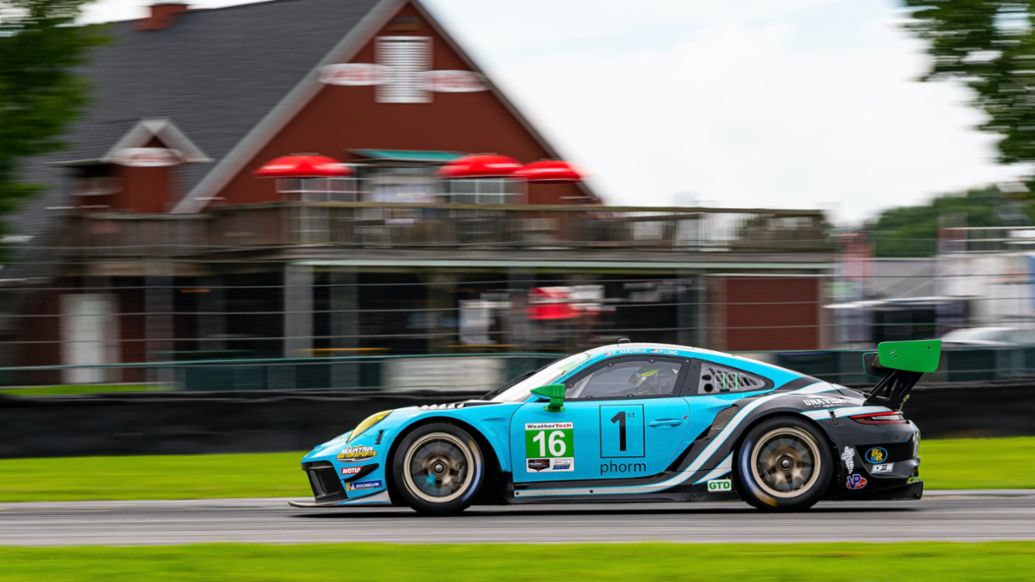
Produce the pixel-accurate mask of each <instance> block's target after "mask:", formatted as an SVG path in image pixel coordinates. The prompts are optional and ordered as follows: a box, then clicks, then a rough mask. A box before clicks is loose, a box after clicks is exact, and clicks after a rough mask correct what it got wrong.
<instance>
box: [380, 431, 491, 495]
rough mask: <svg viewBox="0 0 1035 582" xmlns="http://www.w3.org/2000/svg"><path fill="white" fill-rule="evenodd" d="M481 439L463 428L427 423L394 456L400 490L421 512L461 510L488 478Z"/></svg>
mask: <svg viewBox="0 0 1035 582" xmlns="http://www.w3.org/2000/svg"><path fill="white" fill-rule="evenodd" d="M483 459H484V457H483V456H482V452H481V448H480V447H479V446H478V442H477V441H475V439H474V438H473V437H472V436H471V435H470V434H469V433H468V432H467V431H465V430H463V429H462V428H460V427H458V426H455V425H452V424H446V423H435V424H427V425H424V426H421V427H418V428H417V429H415V430H414V431H413V432H411V433H409V434H408V435H406V436H405V437H404V438H403V440H402V442H401V443H400V444H399V448H398V449H396V452H395V457H394V458H393V459H392V476H393V477H394V483H395V486H396V491H397V492H398V494H399V496H400V497H401V498H402V500H403V501H405V502H406V504H407V505H409V506H410V507H412V508H413V509H415V510H417V511H418V512H420V513H426V514H435V515H446V514H450V513H459V512H461V511H463V510H464V509H466V508H467V507H468V506H469V505H471V502H472V501H474V498H475V496H476V495H477V494H478V490H479V489H481V486H482V483H483V482H484V480H485V462H484V460H483Z"/></svg>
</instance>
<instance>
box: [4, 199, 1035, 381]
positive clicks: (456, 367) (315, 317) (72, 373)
mask: <svg viewBox="0 0 1035 582" xmlns="http://www.w3.org/2000/svg"><path fill="white" fill-rule="evenodd" d="M946 231H951V232H948V234H943V236H942V238H941V239H939V241H932V244H933V245H934V246H937V247H938V248H940V249H941V250H942V252H941V253H940V254H938V255H936V256H934V257H921V258H915V259H894V260H882V259H874V258H873V257H872V252H868V251H866V250H865V249H863V250H860V247H859V245H857V244H855V239H852V238H848V237H843V236H838V235H836V234H835V233H832V232H831V231H830V229H829V227H828V225H827V223H826V221H825V219H824V217H823V215H822V213H820V212H815V211H796V210H769V209H717V208H646V207H602V206H586V205H573V206H516V205H474V204H423V205H421V204H406V205H402V204H384V203H366V202H364V203H358V202H357V203H348V202H307V203H298V202H295V203H289V202H285V203H278V204H267V205H255V206H246V207H225V208H217V209H214V210H212V211H211V212H207V213H205V214H202V215H165V214H162V215H141V214H117V213H85V214H80V213H72V214H69V215H68V216H67V220H66V221H65V223H64V226H63V228H62V229H61V230H60V232H59V233H57V235H56V236H55V237H53V238H52V239H51V240H50V241H48V242H47V244H38V243H32V242H29V243H26V244H24V245H23V246H22V247H20V248H19V247H8V248H7V249H6V250H7V251H8V252H7V254H6V256H7V264H5V265H4V268H3V269H2V270H0V386H17V387H25V386H42V387H44V388H36V389H29V388H26V390H28V391H29V392H32V391H33V390H35V391H36V392H37V393H43V392H45V391H46V390H47V389H48V388H46V387H54V386H58V388H53V389H54V390H57V391H60V390H71V389H69V388H60V387H61V386H65V385H68V384H71V385H77V386H78V385H103V386H109V387H113V386H115V385H121V386H122V388H118V389H129V388H126V387H127V386H129V387H137V388H139V389H142V390H150V389H177V390H222V389H255V390H267V389H338V388H343V387H348V388H350V389H364V390H365V389H383V390H408V389H412V388H416V387H421V386H423V387H428V388H438V387H439V386H440V385H449V387H451V388H456V387H458V386H457V383H461V384H463V385H464V387H472V388H476V389H482V388H486V387H488V386H490V385H491V384H493V383H496V382H497V381H500V380H502V379H504V378H506V377H507V376H509V375H513V374H515V373H518V372H520V371H523V370H525V369H528V366H532V365H533V364H536V363H542V362H543V361H544V360H543V358H547V357H548V356H547V355H553V354H561V353H568V352H571V351H574V350H580V349H585V348H588V347H591V346H594V345H600V344H603V343H607V342H611V341H614V340H615V339H617V338H620V337H629V338H631V339H632V340H634V341H658V342H665V343H677V344H685V345H695V346H700V347H706V348H714V349H721V350H727V351H742V352H748V353H752V354H756V355H758V354H761V357H763V358H765V359H768V360H770V361H773V362H774V363H777V364H780V365H786V366H788V367H792V368H796V369H801V370H803V371H806V372H813V373H815V374H817V375H820V376H822V377H824V378H829V379H831V380H835V381H841V382H846V383H864V382H865V381H866V380H867V379H866V378H864V377H861V368H860V367H859V365H858V361H859V357H858V356H859V350H865V349H872V346H874V345H875V344H876V343H877V342H879V341H884V340H890V339H912V338H929V337H941V336H942V335H944V334H946V333H949V332H952V331H954V330H964V333H963V335H964V336H966V337H965V338H964V341H963V342H962V343H961V344H960V346H961V349H962V351H951V352H950V353H949V355H947V362H949V363H948V364H947V367H946V369H945V370H944V378H945V379H946V380H947V381H957V380H961V379H966V378H973V379H978V380H983V379H991V378H1000V377H1015V376H1017V375H1025V374H1028V373H1030V372H1031V371H1032V367H1033V365H1032V357H1031V355H1030V353H1029V351H1028V350H1029V348H1027V347H1026V346H1027V345H1032V344H1035V293H1033V292H1032V289H1033V288H1035V275H1033V273H1035V259H1033V258H1032V255H1030V254H1029V252H1028V251H1027V250H1026V249H1027V247H1026V246H1025V245H1027V243H1026V242H1024V241H1026V240H1027V239H1026V235H1025V234H1024V232H1025V231H1024V230H1023V229H1022V230H1018V229H1016V228H1015V229H1013V230H1010V231H1005V230H1002V229H973V230H966V229H955V230H954V229H946ZM960 241H964V242H965V243H966V244H959V243H960ZM968 330H969V331H968ZM968 334H969V336H968ZM971 348H973V349H971ZM977 348H981V349H977ZM84 389H85V388H84ZM111 389H116V388H111ZM18 390H19V391H20V390H21V388H19V389H18Z"/></svg>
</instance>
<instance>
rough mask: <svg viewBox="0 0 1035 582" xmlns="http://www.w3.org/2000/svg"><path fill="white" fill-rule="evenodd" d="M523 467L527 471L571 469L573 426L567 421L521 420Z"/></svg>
mask: <svg viewBox="0 0 1035 582" xmlns="http://www.w3.org/2000/svg"><path fill="white" fill-rule="evenodd" d="M525 469H526V470H527V471H528V472H530V473H564V472H570V471H574V470H575V426H574V424H573V423H570V422H534V423H533V422H530V423H527V424H525Z"/></svg>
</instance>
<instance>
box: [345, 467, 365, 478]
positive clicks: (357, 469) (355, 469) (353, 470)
mask: <svg viewBox="0 0 1035 582" xmlns="http://www.w3.org/2000/svg"><path fill="white" fill-rule="evenodd" d="M362 470H363V467H342V468H341V476H342V477H347V476H349V475H355V474H356V473H359V472H360V471H362Z"/></svg>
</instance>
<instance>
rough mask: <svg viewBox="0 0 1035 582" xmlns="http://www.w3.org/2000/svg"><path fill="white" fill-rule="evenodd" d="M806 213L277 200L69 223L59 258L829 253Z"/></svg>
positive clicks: (824, 228)
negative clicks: (334, 252)
mask: <svg viewBox="0 0 1035 582" xmlns="http://www.w3.org/2000/svg"><path fill="white" fill-rule="evenodd" d="M828 230H829V227H828V225H827V222H826V220H825V218H824V216H823V213H822V212H820V211H815V210H773V209H732V208H674V207H632V206H588V205H570V206H569V205H563V206H562V205H549V206H546V205H542V206H528V205H476V204H389V203H377V202H285V203H277V204H264V205H247V206H232V207H230V206H228V207H223V208H217V209H213V210H211V211H209V212H207V213H205V214H199V215H169V214H161V215H148V214H134V213H111V212H106V213H93V214H82V215H76V216H73V217H71V223H70V228H69V230H68V234H67V237H66V239H65V242H64V244H63V246H64V248H65V251H66V252H69V253H72V254H82V255H84V256H93V257H105V256H107V257H129V256H190V255H198V254H203V253H212V252H228V251H256V250H264V251H276V250H282V251H283V250H294V251H297V250H299V249H303V250H304V249H314V248H323V247H326V248H330V249H341V248H346V249H380V250H384V249H393V250H418V249H426V250H435V249H438V250H444V249H476V250H480V251H507V250H513V251H518V250H525V251H575V252H579V253H603V252H607V251H612V252H621V253H622V254H624V255H629V254H634V255H635V254H637V253H645V252H651V253H687V252H690V253H749V254H750V253H768V254H772V253H827V252H830V251H831V250H832V243H831V241H830V236H829V232H828Z"/></svg>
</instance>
